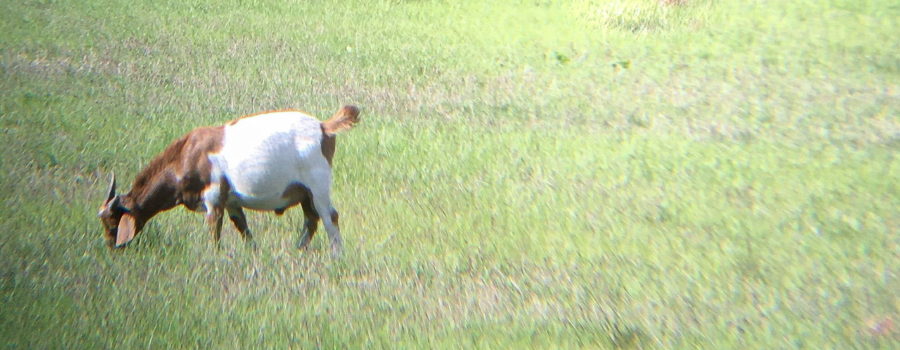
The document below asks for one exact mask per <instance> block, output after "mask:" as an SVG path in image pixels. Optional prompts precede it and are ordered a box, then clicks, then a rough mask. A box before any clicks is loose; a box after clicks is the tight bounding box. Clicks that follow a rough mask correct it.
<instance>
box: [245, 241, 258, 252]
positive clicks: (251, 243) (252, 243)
mask: <svg viewBox="0 0 900 350" xmlns="http://www.w3.org/2000/svg"><path fill="white" fill-rule="evenodd" d="M244 244H245V245H246V246H247V248H248V249H250V250H256V249H258V248H259V246H258V245H257V244H256V241H254V240H249V239H248V240H247V241H245V242H244Z"/></svg>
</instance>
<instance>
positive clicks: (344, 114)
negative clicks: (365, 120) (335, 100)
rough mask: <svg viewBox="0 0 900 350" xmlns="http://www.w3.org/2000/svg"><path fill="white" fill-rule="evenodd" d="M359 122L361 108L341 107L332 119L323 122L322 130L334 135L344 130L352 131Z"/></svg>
mask: <svg viewBox="0 0 900 350" xmlns="http://www.w3.org/2000/svg"><path fill="white" fill-rule="evenodd" d="M358 122H359V108H356V106H353V105H346V106H344V107H341V109H339V110H338V111H337V112H336V113H334V115H333V116H331V118H328V120H326V121H324V122H322V130H324V131H325V133H326V134H328V135H334V134H337V133H339V132H341V131H344V130H350V128H352V127H353V125H354V124H356V123H358Z"/></svg>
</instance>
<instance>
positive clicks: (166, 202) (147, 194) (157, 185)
mask: <svg viewBox="0 0 900 350" xmlns="http://www.w3.org/2000/svg"><path fill="white" fill-rule="evenodd" d="M142 175H144V174H142ZM139 179H140V176H139ZM128 197H129V198H130V199H131V202H132V203H130V204H132V206H131V210H132V212H134V214H135V217H137V218H140V219H142V220H143V221H144V222H146V221H147V220H149V219H150V218H152V217H153V216H155V215H156V214H158V213H160V212H162V211H165V210H169V209H171V208H173V207H175V205H177V186H176V184H175V182H174V181H171V180H170V179H169V178H168V177H167V176H165V175H164V174H161V173H158V174H153V175H152V176H148V177H145V178H144V180H143V181H140V180H139V181H136V182H135V184H134V187H132V188H131V192H130V193H129V194H128Z"/></svg>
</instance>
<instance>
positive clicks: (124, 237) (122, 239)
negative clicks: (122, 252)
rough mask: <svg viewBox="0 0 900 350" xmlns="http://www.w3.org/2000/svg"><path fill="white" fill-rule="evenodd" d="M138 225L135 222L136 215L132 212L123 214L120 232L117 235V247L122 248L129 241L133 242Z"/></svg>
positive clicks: (120, 220) (120, 221)
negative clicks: (132, 214)
mask: <svg viewBox="0 0 900 350" xmlns="http://www.w3.org/2000/svg"><path fill="white" fill-rule="evenodd" d="M136 230H137V227H136V225H135V222H134V216H131V214H127V213H126V214H123V215H122V218H121V219H119V228H118V230H117V231H118V234H117V236H116V248H122V247H124V246H125V245H126V244H128V242H131V240H132V239H134V234H135V231H136Z"/></svg>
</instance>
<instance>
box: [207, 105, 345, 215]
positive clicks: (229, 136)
mask: <svg viewBox="0 0 900 350" xmlns="http://www.w3.org/2000/svg"><path fill="white" fill-rule="evenodd" d="M321 140H322V129H321V123H320V122H319V120H318V119H316V118H313V117H311V116H308V115H306V114H303V113H300V112H273V113H268V114H262V115H258V116H253V117H248V118H244V119H240V120H238V121H237V122H235V123H233V124H230V125H226V126H225V135H224V138H223V146H222V149H221V151H220V152H219V153H218V154H211V155H210V161H211V162H212V164H213V174H212V175H213V176H212V178H213V180H214V181H216V180H218V179H220V178H221V177H222V176H224V177H225V178H227V179H228V180H229V182H230V183H231V193H230V195H229V199H228V201H229V204H230V205H239V206H241V207H245V208H250V209H257V210H275V209H280V208H284V207H285V206H286V205H288V204H289V203H288V202H287V200H286V199H285V198H283V194H284V191H285V189H286V188H288V186H289V185H291V184H294V183H302V184H304V185H305V186H307V187H309V188H310V190H311V191H312V192H313V193H328V187H329V186H330V184H331V167H330V166H329V165H328V161H327V160H326V159H325V156H324V155H322V149H321V147H322V146H321ZM323 177H324V178H323ZM213 183H216V182H213ZM323 186H324V188H322V187H323ZM211 187H212V186H211ZM321 191H325V192H321ZM209 192H211V193H208V194H209V195H212V194H213V193H212V192H217V189H212V188H210V191H209ZM204 197H207V194H204Z"/></svg>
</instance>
